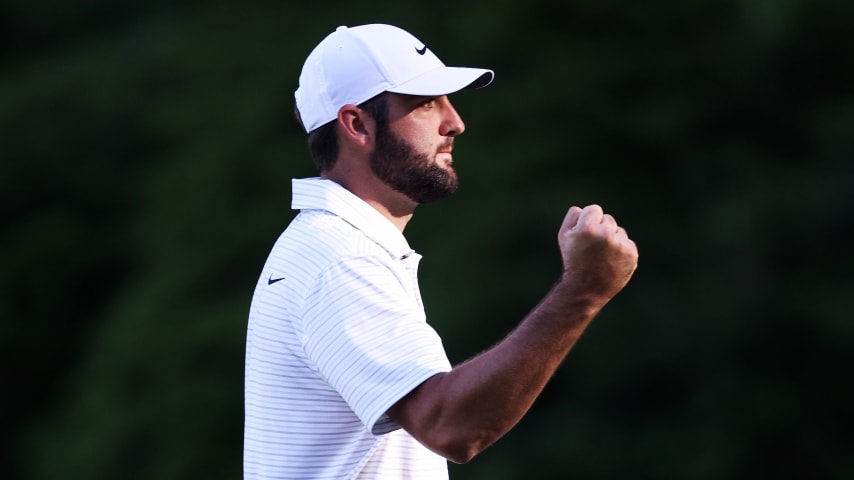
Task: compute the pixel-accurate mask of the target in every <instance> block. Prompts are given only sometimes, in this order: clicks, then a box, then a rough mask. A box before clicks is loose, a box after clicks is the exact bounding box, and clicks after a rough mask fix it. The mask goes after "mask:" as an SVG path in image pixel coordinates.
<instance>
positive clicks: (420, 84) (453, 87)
mask: <svg viewBox="0 0 854 480" xmlns="http://www.w3.org/2000/svg"><path fill="white" fill-rule="evenodd" d="M494 77H495V73H494V72H493V71H492V70H488V69H485V68H469V67H439V68H436V69H433V70H430V71H429V72H426V73H423V74H421V75H419V76H417V77H415V78H413V79H412V80H409V81H407V82H404V83H401V84H400V85H395V86H394V87H391V88H388V89H386V91H388V92H392V93H403V94H406V95H448V94H450V93H454V92H457V91H459V90H463V89H465V88H483V87H485V86H487V85H489V84H490V83H492V79H493V78H494Z"/></svg>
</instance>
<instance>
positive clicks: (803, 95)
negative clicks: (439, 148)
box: [0, 0, 854, 480]
mask: <svg viewBox="0 0 854 480" xmlns="http://www.w3.org/2000/svg"><path fill="white" fill-rule="evenodd" d="M374 21H382V22H388V23H396V24H399V25H401V26H404V27H406V28H407V29H409V30H411V31H412V32H414V33H415V34H416V36H419V37H421V38H423V39H425V40H426V41H428V42H430V44H431V48H433V49H434V50H435V51H437V52H439V53H440V56H441V57H442V58H443V60H445V61H446V62H447V63H449V64H465V63H470V64H472V65H478V66H489V67H492V68H494V69H495V70H496V73H497V79H496V83H495V84H494V85H493V86H491V87H489V88H488V89H486V90H484V91H478V92H465V93H461V94H459V95H457V96H455V98H454V102H455V104H456V105H457V107H458V109H459V110H460V112H461V113H462V115H463V118H464V119H465V121H466V123H467V132H466V134H465V135H464V136H462V137H460V139H459V141H458V142H457V146H456V149H455V153H457V155H455V157H456V159H457V163H456V165H457V168H458V171H459V173H460V176H461V182H462V188H461V189H460V191H459V192H458V193H457V194H456V195H455V196H454V197H452V198H451V199H448V200H446V201H444V202H442V203H441V204H437V205H428V206H423V207H421V208H420V209H419V211H418V214H417V215H416V217H415V220H414V221H413V222H412V223H411V224H410V227H409V228H408V229H407V236H408V238H409V239H410V242H411V244H412V245H413V246H414V247H415V248H416V249H418V250H419V251H420V252H421V253H423V254H424V255H425V260H424V262H422V277H421V281H422V288H423V291H424V298H425V303H426V307H427V312H428V316H429V317H430V319H431V323H433V324H434V325H435V326H436V328H437V330H439V332H440V333H441V334H442V336H443V338H444V339H445V343H446V346H447V348H448V351H449V355H450V356H451V358H452V360H454V361H461V360H463V359H465V358H466V357H468V356H470V355H472V354H475V353H477V352H478V351H480V350H482V349H484V348H486V347H488V346H489V345H490V344H492V343H494V342H495V341H497V340H499V339H500V338H501V337H502V336H503V335H504V334H505V333H506V332H507V331H509V330H510V329H511V328H512V327H513V326H514V325H515V324H516V322H518V320H519V319H520V318H521V317H522V316H523V315H524V314H525V313H526V312H527V311H528V310H529V309H530V308H531V307H532V306H533V305H534V303H535V302H536V301H537V300H538V299H539V298H540V296H541V295H542V294H543V293H544V292H545V290H546V289H547V288H548V287H549V286H550V284H551V283H552V282H553V280H554V279H555V278H556V277H557V275H558V273H559V272H558V269H559V258H558V253H557V249H556V246H555V234H556V231H557V228H558V226H559V224H560V220H561V218H562V216H563V214H564V212H565V211H566V209H567V208H568V206H569V205H571V204H587V203H593V202H596V203H600V204H602V205H603V206H604V207H605V208H606V209H607V210H609V211H611V212H614V214H615V215H616V216H617V218H618V219H619V220H620V221H621V223H623V224H625V225H626V226H627V227H628V229H629V232H630V234H631V235H632V236H633V237H634V238H635V239H636V241H637V242H638V244H639V246H640V251H641V264H640V268H639V270H638V272H637V275H636V277H635V278H634V279H633V281H632V283H631V284H630V286H629V288H627V290H626V291H625V292H623V293H622V294H620V296H619V297H617V299H616V300H615V301H614V303H613V304H612V305H610V306H609V307H608V308H607V309H606V310H605V311H604V312H603V313H602V315H601V317H600V318H599V319H597V321H596V322H595V323H594V324H593V325H592V327H591V329H590V331H589V332H588V333H587V334H586V336H585V338H584V339H583V340H582V341H581V342H580V344H579V345H578V348H577V349H576V350H575V351H574V352H573V353H572V354H571V355H570V358H569V360H568V361H567V363H566V365H565V367H564V368H563V369H562V370H561V371H560V372H559V373H558V375H557V376H556V378H555V379H554V381H553V382H552V383H551V384H550V385H549V387H548V388H547V390H546V392H545V393H544V395H543V397H542V398H541V399H540V400H539V401H538V402H537V404H536V405H535V406H534V408H533V410H532V411H531V413H530V414H529V415H528V416H527V417H526V418H525V419H523V421H522V422H521V423H520V424H519V426H518V427H517V428H516V429H514V430H513V431H512V432H511V433H510V434H509V435H508V436H507V437H505V438H504V439H502V440H501V441H499V442H498V443H497V444H496V445H494V446H493V447H492V448H490V449H489V450H487V451H486V452H485V453H484V454H482V455H481V456H480V457H478V458H477V459H475V460H474V461H473V462H471V463H470V464H468V465H465V466H456V465H453V466H452V467H451V473H452V477H453V478H455V479H458V480H461V479H471V480H476V479H487V478H488V479H515V478H541V479H548V478H566V477H570V476H571V477H576V478H585V479H596V478H615V477H626V476H631V477H632V478H650V479H653V478H654V479H662V478H674V479H677V478H678V479H724V478H726V479H739V478H753V477H756V476H762V477H766V476H774V477H777V478H838V479H843V478H851V477H852V475H854V460H852V458H854V457H852V455H851V451H852V448H854V445H852V441H851V440H850V438H849V437H850V436H849V435H848V432H849V431H850V429H851V427H852V424H851V418H850V417H851V415H850V413H849V412H848V410H849V408H848V405H849V404H850V403H851V401H852V399H854V398H852V397H853V396H852V392H851V387H850V386H849V384H850V382H847V381H845V380H844V376H843V375H844V373H843V372H844V371H843V368H844V365H847V364H850V363H851V361H852V358H851V357H852V348H851V345H852V339H854V331H852V330H854V328H852V322H851V321H850V320H851V313H850V312H851V311H852V310H854V295H852V291H854V284H852V281H851V279H850V273H851V271H852V270H854V268H852V256H851V253H850V249H849V248H848V246H847V245H846V244H845V243H846V241H845V239H846V233H847V232H848V230H849V229H850V226H851V221H852V218H854V215H852V213H854V212H852V210H854V202H852V200H851V192H852V187H854V162H852V159H854V141H852V138H854V135H852V125H854V95H852V90H851V85H852V84H854V63H852V62H851V58H854V37H852V36H851V35H850V34H849V30H850V25H851V24H852V21H854V4H851V3H850V2H841V1H835V0H814V1H811V2H807V1H805V0H785V1H783V0H780V1H776V2H770V1H761V0H754V1H750V0H740V1H739V0H729V1H711V0H699V1H694V2H653V3H648V2H647V3H638V2H618V1H597V2H593V1H584V0H579V1H576V2H571V3H567V4H556V3H554V2H545V1H541V2H534V3H531V2H526V3H518V2H508V1H500V0H499V1H493V2H490V3H488V4H487V3H485V2H471V3H467V4H465V5H459V6H456V7H455V9H454V11H453V12H450V11H448V9H444V8H428V9H420V10H414V9H413V7H411V6H409V5H407V4H401V3H399V2H380V3H379V4H373V5H372V7H371V8H370V9H368V8H366V7H365V6H364V5H361V4H358V5H357V4H353V3H352V2H333V3H331V4H329V3H324V4H319V3H318V4H311V3H302V2H300V3H297V2H290V3H288V4H283V3H281V2H263V1H254V2H243V3H241V4H240V5H239V6H238V5H236V4H228V3H226V2H215V3H213V4H210V3H202V2H182V3H176V2H168V1H162V0H155V1H150V2H145V3H141V2H132V3H130V4H121V5H118V4H115V3H110V2H104V1H94V2H87V3H67V2H55V1H46V0H40V1H34V2H22V1H20V0H12V1H9V2H6V3H5V4H4V5H3V6H0V36H2V37H0V38H2V39H3V42H2V43H0V51H2V53H3V57H2V58H3V60H2V64H0V145H2V153H0V155H2V157H3V159H2V163H0V165H2V168H0V185H2V188H0V212H2V218H3V225H4V228H3V235H2V237H0V247H2V248H0V252H2V255H3V258H2V260H3V265H4V268H3V269H0V286H2V297H0V315H2V318H3V324H2V328H3V330H2V335H0V342H2V349H0V352H2V353H0V355H2V357H0V365H2V372H3V377H2V378H3V389H2V392H3V393H2V395H0V416H2V418H0V421H2V423H3V425H4V431H5V432H6V435H4V436H3V440H0V441H2V444H0V447H2V448H0V452H2V453H0V455H2V458H0V461H2V463H3V464H4V465H6V466H7V471H6V473H7V476H9V477H10V478H22V479H34V480H36V479H53V478H68V479H75V478H86V479H100V478H103V479H108V478H109V479H112V478H141V479H142V478H146V479H148V478H159V479H173V478H174V479H179V478H181V479H183V478H239V476H240V457H241V447H242V432H241V429H242V354H243V340H244V329H245V322H246V313H247V310H248V302H249V298H250V295H251V292H252V288H253V285H254V281H255V280H256V277H257V274H258V271H259V270H260V267H261V265H262V263H263V260H264V258H265V256H266V253H267V250H268V248H269V247H270V246H271V245H272V242H273V241H274V239H275V237H276V236H277V235H278V233H279V232H280V231H281V230H282V229H283V228H284V226H285V225H286V224H287V222H288V221H289V219H290V218H291V217H292V215H293V213H292V212H290V211H289V208H288V202H289V196H290V183H289V179H290V178H291V177H301V176H310V175H314V173H315V172H314V171H313V167H312V165H311V162H310V160H309V158H308V155H307V153H306V149H305V145H304V141H305V140H304V135H303V134H302V133H301V132H300V131H299V128H298V127H297V125H296V124H295V122H294V121H293V119H292V108H293V103H292V92H293V90H294V88H295V86H296V81H297V76H298V73H299V69H300V67H301V65H302V61H303V60H304V57H305V55H306V54H307V53H308V51H309V50H310V49H311V48H312V46H313V45H314V44H315V43H316V42H317V41H318V40H319V39H320V38H321V37H322V36H323V35H325V34H327V33H328V32H329V31H331V30H332V29H334V27H335V26H337V25H339V24H350V25H353V24H359V23H366V22H374Z"/></svg>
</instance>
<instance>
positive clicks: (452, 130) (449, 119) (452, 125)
mask: <svg viewBox="0 0 854 480" xmlns="http://www.w3.org/2000/svg"><path fill="white" fill-rule="evenodd" d="M441 105H442V124H441V125H440V126H439V134H440V135H442V136H445V137H455V136H457V135H459V134H461V133H463V132H464V131H465V130H466V124H465V123H463V119H462V117H460V114H459V113H457V110H456V109H455V108H454V106H453V105H451V101H450V100H448V97H447V96H444V97H442V99H441Z"/></svg>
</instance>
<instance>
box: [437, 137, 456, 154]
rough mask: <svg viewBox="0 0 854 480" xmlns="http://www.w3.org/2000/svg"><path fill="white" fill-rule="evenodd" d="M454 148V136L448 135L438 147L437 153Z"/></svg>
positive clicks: (446, 151)
mask: <svg viewBox="0 0 854 480" xmlns="http://www.w3.org/2000/svg"><path fill="white" fill-rule="evenodd" d="M453 148H454V137H448V138H447V139H446V140H445V141H443V142H442V143H441V144H439V146H438V147H437V148H436V153H448V152H450V151H451V150H453Z"/></svg>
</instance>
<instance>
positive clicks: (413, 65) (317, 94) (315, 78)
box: [294, 24, 494, 132]
mask: <svg viewBox="0 0 854 480" xmlns="http://www.w3.org/2000/svg"><path fill="white" fill-rule="evenodd" d="M493 76H494V73H493V72H492V70H487V69H482V68H467V67H446V66H445V64H444V63H442V61H441V60H439V57H437V56H436V55H435V54H434V53H433V52H432V51H431V50H430V49H429V48H428V47H427V45H425V44H424V43H422V42H421V41H420V40H418V39H417V38H415V37H414V36H412V34H410V33H409V32H407V31H405V30H402V29H400V28H398V27H394V26H391V25H382V24H372V25H361V26H358V27H352V28H350V27H344V26H342V27H338V28H337V29H336V30H335V31H334V32H332V33H331V34H329V35H328V36H327V37H326V38H324V39H323V40H322V41H321V42H320V43H319V44H318V45H317V47H315V48H314V50H312V52H311V53H310V54H309V55H308V58H306V60H305V65H303V67H302V73H301V74H300V77H299V88H297V91H296V92H295V93H294V97H295V98H296V103H297V109H298V110H299V114H300V118H301V119H302V123H303V126H304V127H305V131H306V132H311V131H312V130H314V129H316V128H317V127H320V126H322V125H324V124H326V123H328V122H331V121H332V120H335V119H336V118H337V117H338V110H340V109H341V107H343V106H344V105H347V104H352V105H358V104H360V103H362V102H365V101H367V100H370V99H371V98H373V97H374V96H376V95H379V94H380V93H382V92H393V93H403V94H409V95H428V96H433V95H436V96H438V95H447V94H449V93H453V92H456V91H458V90H462V89H464V88H480V87H485V86H487V85H489V84H490V83H492V78H493Z"/></svg>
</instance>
